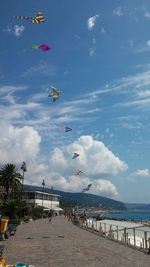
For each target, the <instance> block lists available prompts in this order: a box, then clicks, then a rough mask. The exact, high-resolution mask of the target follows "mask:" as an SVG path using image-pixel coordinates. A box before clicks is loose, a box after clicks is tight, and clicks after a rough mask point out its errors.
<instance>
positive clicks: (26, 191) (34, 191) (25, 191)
mask: <svg viewBox="0 0 150 267" xmlns="http://www.w3.org/2000/svg"><path fill="white" fill-rule="evenodd" d="M23 192H24V193H40V194H44V195H50V196H51V195H52V196H57V197H60V195H56V194H53V193H46V192H42V191H36V190H33V191H28V190H24V191H23Z"/></svg>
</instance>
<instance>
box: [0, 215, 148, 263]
mask: <svg viewBox="0 0 150 267" xmlns="http://www.w3.org/2000/svg"><path fill="white" fill-rule="evenodd" d="M1 243H3V244H4V245H5V250H4V255H6V257H7V262H8V263H9V264H13V263H17V262H24V263H28V264H31V265H34V266H35V267H51V266H53V267H73V266H76V267H149V266H150V255H146V254H144V253H142V252H139V251H136V250H134V249H131V248H128V247H125V246H123V245H120V244H118V243H116V242H113V241H110V240H107V239H104V238H102V237H99V236H97V235H94V234H92V233H90V232H87V231H85V230H82V229H80V228H78V227H77V226H75V225H73V224H72V223H71V222H68V221H67V219H65V218H64V216H57V217H55V218H53V220H52V223H51V224H49V223H48V219H43V220H37V221H33V222H30V223H27V224H23V225H20V226H19V227H18V229H17V232H16V235H15V236H14V237H11V238H10V239H9V240H6V241H3V242H1Z"/></svg>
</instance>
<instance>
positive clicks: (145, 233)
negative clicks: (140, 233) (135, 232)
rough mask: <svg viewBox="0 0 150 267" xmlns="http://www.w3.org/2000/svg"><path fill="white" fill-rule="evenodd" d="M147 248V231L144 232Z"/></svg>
mask: <svg viewBox="0 0 150 267" xmlns="http://www.w3.org/2000/svg"><path fill="white" fill-rule="evenodd" d="M144 241H145V248H147V231H145V232H144Z"/></svg>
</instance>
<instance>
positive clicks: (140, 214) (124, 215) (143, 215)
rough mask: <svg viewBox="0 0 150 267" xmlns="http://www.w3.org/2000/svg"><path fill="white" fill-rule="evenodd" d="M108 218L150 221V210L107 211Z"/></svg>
mask: <svg viewBox="0 0 150 267" xmlns="http://www.w3.org/2000/svg"><path fill="white" fill-rule="evenodd" d="M105 217H106V218H107V219H109V218H110V219H114V220H127V221H130V220H131V221H141V222H142V221H150V211H141V210H140V211H139V210H128V211H119V212H111V213H105Z"/></svg>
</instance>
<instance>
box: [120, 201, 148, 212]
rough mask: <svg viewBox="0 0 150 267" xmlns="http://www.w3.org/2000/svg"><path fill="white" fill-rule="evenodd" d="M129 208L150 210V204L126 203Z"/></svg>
mask: <svg viewBox="0 0 150 267" xmlns="http://www.w3.org/2000/svg"><path fill="white" fill-rule="evenodd" d="M125 206H126V208H127V209H128V210H146V211H147V210H150V204H144V203H125Z"/></svg>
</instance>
